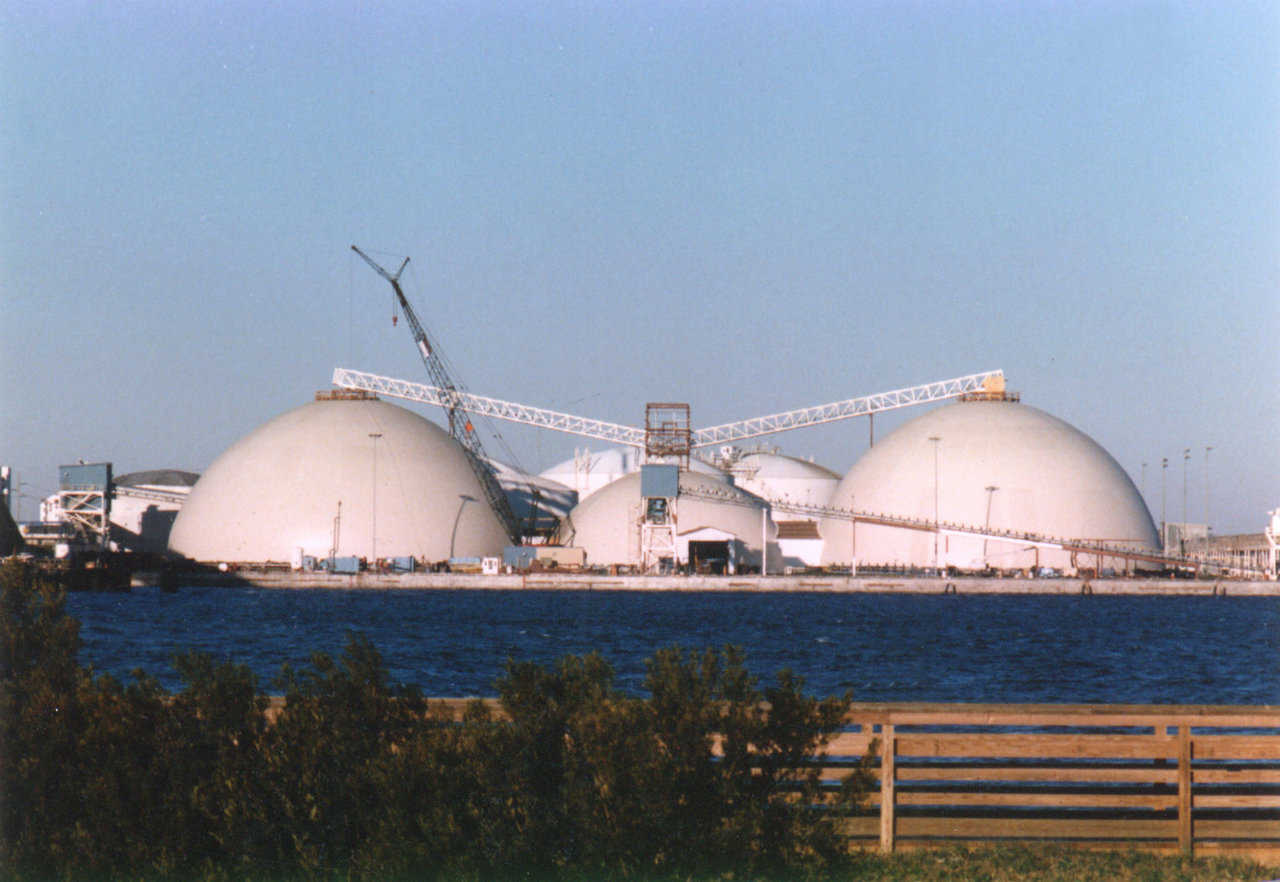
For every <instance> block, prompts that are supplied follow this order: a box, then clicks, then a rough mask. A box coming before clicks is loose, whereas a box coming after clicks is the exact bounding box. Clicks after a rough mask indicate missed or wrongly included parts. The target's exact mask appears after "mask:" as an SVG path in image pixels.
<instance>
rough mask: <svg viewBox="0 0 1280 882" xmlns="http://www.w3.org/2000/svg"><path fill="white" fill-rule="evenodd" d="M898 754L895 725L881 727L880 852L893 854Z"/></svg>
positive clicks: (886, 724) (885, 724)
mask: <svg viewBox="0 0 1280 882" xmlns="http://www.w3.org/2000/svg"><path fill="white" fill-rule="evenodd" d="M897 753H898V739H897V738H896V737H895V736H894V734H893V723H883V724H882V725H881V726H880V850H881V851H882V852H884V853H885V854H891V853H892V852H893V847H894V842H893V839H894V815H895V811H894V808H895V802H896V801H897V797H896V796H895V794H894V790H895V788H894V783H895V779H896V778H897V775H898V772H897V769H896V768H895V767H894V757H895V755H896V754H897Z"/></svg>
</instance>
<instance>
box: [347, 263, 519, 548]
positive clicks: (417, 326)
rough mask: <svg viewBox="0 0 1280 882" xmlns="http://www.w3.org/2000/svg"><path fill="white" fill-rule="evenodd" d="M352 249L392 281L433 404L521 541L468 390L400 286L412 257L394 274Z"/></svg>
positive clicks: (496, 510)
mask: <svg viewBox="0 0 1280 882" xmlns="http://www.w3.org/2000/svg"><path fill="white" fill-rule="evenodd" d="M351 250H352V251H354V252H355V253H356V254H358V255H360V257H361V258H363V259H364V262H365V263H367V264H369V266H371V267H373V269H374V272H376V273H377V274H378V275H380V276H382V277H383V278H384V279H386V280H387V281H388V282H390V283H391V288H392V290H393V291H395V294H396V300H397V302H398V303H399V304H400V308H401V310H403V311H404V316H405V319H406V321H408V323H409V329H410V331H412V333H413V342H414V344H415V345H416V346H417V347H418V354H419V355H421V356H422V363H423V364H424V365H425V366H426V368H427V373H428V374H429V375H430V376H431V380H432V382H434V383H435V390H436V392H437V397H436V400H435V402H434V403H435V404H438V405H440V406H441V407H443V408H444V411H445V415H446V417H447V418H448V422H449V434H450V435H452V436H453V437H454V438H455V439H456V440H457V441H458V443H459V444H461V445H462V449H463V450H465V451H466V453H467V462H468V463H469V464H470V466H471V471H472V472H473V473H474V474H475V476H476V479H477V480H479V482H480V486H481V488H482V489H483V490H484V495H485V498H486V499H487V500H488V502H489V506H490V507H491V508H492V509H493V511H494V514H496V515H497V516H498V519H499V520H500V521H501V522H502V525H503V528H504V529H505V530H506V532H507V535H508V536H509V537H510V538H511V541H512V542H516V543H518V542H519V541H520V524H519V521H518V520H517V518H516V516H515V513H514V512H513V511H512V510H511V503H510V502H508V501H507V494H506V493H504V492H503V491H502V486H501V485H500V484H499V483H498V479H497V478H496V477H495V476H494V474H493V470H492V469H491V468H490V467H489V465H488V461H489V457H488V455H487V454H485V452H484V445H483V444H482V443H481V441H480V436H479V434H478V433H477V432H476V431H475V428H474V427H473V426H472V424H471V419H470V418H469V417H468V415H467V408H466V406H465V405H464V404H463V401H464V399H465V398H467V397H468V396H467V393H466V392H465V391H463V390H461V389H459V388H458V386H457V384H455V383H454V381H453V379H452V378H451V377H450V376H449V372H448V371H447V370H446V369H445V366H444V362H443V361H442V360H441V359H440V356H439V354H438V353H437V352H436V349H435V347H434V346H432V345H431V340H430V338H428V337H427V332H426V329H425V328H423V327H422V323H421V322H420V321H418V316H417V313H415V312H414V311H413V307H412V306H410V305H409V301H408V300H407V299H406V298H405V296H404V291H403V290H401V288H400V274H401V273H403V272H404V268H405V267H406V266H408V265H409V258H407V257H406V258H405V259H404V262H403V263H401V264H400V268H399V269H398V270H396V272H395V275H392V274H391V273H389V272H387V271H386V270H385V269H383V268H382V267H381V266H379V265H378V264H377V263H376V262H375V261H374V260H373V258H371V257H370V256H369V255H367V254H365V253H364V252H363V251H361V250H360V249H359V248H357V247H356V246H354V245H352V246H351ZM334 385H338V383H337V380H336V379H335V380H334Z"/></svg>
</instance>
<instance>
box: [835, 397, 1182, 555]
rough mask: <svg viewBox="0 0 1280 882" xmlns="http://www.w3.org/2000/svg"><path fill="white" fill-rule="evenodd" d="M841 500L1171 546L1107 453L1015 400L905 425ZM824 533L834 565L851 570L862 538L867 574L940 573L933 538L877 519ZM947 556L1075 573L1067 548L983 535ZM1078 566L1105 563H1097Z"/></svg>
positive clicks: (846, 486) (945, 548) (861, 468)
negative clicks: (872, 570)
mask: <svg viewBox="0 0 1280 882" xmlns="http://www.w3.org/2000/svg"><path fill="white" fill-rule="evenodd" d="M935 456H936V460H935ZM935 500H936V505H935ZM831 504H832V506H834V507H837V508H842V509H848V508H853V509H854V510H856V511H861V512H869V513H877V514H888V515H894V516H899V517H908V518H915V519H918V520H921V521H933V520H934V519H935V517H936V518H937V519H938V520H940V521H944V522H952V523H957V524H965V525H968V526H973V527H991V528H995V529H1003V530H1013V531H1018V532H1021V533H1035V534H1038V535H1041V536H1046V537H1056V538H1065V539H1076V540H1084V541H1087V542H1090V543H1105V544H1107V545H1108V546H1109V547H1116V548H1120V547H1123V548H1130V549H1137V550H1142V551H1145V552H1148V553H1158V550H1159V547H1160V543H1159V536H1158V534H1157V532H1156V527H1155V524H1154V523H1153V522H1152V519H1151V515H1150V513H1149V512H1148V511H1147V507H1146V504H1145V503H1144V502H1143V500H1142V497H1141V495H1140V494H1139V493H1138V489H1137V488H1136V487H1135V486H1134V484H1133V481H1132V480H1131V479H1130V478H1129V476H1128V474H1126V473H1125V471H1124V469H1123V468H1121V467H1120V464H1119V463H1117V462H1116V461H1115V459H1113V458H1112V457H1111V455H1110V454H1109V453H1107V451H1106V450H1104V449H1103V448H1102V447H1101V446H1100V445H1099V444H1098V443H1097V442H1095V441H1094V440H1093V439H1092V438H1090V437H1089V436H1087V435H1085V434H1084V433H1083V432H1081V431H1079V430H1078V429H1076V428H1074V427H1072V426H1070V425H1068V424H1067V423H1065V422H1063V421H1062V420H1060V419H1058V418H1057V417H1054V416H1051V415H1050V414H1047V413H1045V412H1044V411H1042V410H1037V409H1036V408H1034V407H1029V406H1027V405H1024V404H1021V403H1019V402H1018V401H1016V400H1008V399H1004V398H997V399H994V400H992V399H987V400H973V401H959V402H956V403H953V404H948V405H945V406H942V407H939V408H937V409H935V410H932V411H930V412H928V413H925V414H923V415H921V416H919V417H916V418H915V419H913V420H911V421H910V422H908V423H906V424H904V425H902V426H900V427H899V428H898V429H897V430H896V431H894V432H892V433H891V434H890V435H888V436H887V437H886V438H884V439H883V440H882V441H880V442H879V443H877V444H876V445H875V446H874V447H872V448H871V449H870V450H868V451H867V452H866V453H865V454H864V455H863V456H862V457H861V458H860V459H859V460H858V461H857V462H856V463H855V464H854V466H853V468H852V469H850V470H849V472H848V474H846V475H845V477H844V479H843V480H842V481H841V482H840V485H839V487H838V488H837V489H836V491H835V494H834V495H833V496H832V500H831ZM822 535H823V554H822V559H823V562H824V563H825V564H839V565H844V564H848V563H849V561H850V558H851V556H852V554H851V551H852V545H853V544H854V543H855V542H856V544H857V563H858V564H859V565H860V566H866V565H871V566H875V565H880V564H888V565H896V566H914V567H924V568H929V567H932V566H934V562H935V561H934V545H935V543H934V534H933V533H932V532H931V531H927V532H921V531H916V530H906V529H901V528H895V527H889V526H878V525H871V524H865V523H859V524H858V525H857V528H856V531H854V530H851V529H850V524H849V522H848V521H840V520H834V519H832V520H828V521H825V522H824V523H823V526H822ZM937 554H938V560H937V564H938V565H939V566H948V565H950V566H955V567H959V568H962V569H974V570H977V569H982V568H984V566H990V567H992V568H995V569H1010V570H1012V569H1027V568H1030V567H1033V566H1035V565H1037V564H1038V565H1039V566H1041V567H1049V568H1057V569H1062V570H1064V571H1066V570H1070V569H1071V567H1072V563H1071V559H1070V555H1069V553H1067V552H1064V551H1061V550H1050V549H1045V548H1041V549H1040V550H1039V551H1038V552H1037V551H1035V550H1033V549H1032V548H1030V547H1029V546H1028V545H1027V543H1025V542H1023V543H1019V542H1014V541H1007V540H995V539H990V540H984V539H983V538H981V537H977V536H954V535H952V536H944V537H941V538H940V539H939V541H938V552H937ZM1077 563H1078V565H1079V566H1094V560H1093V558H1092V557H1091V556H1090V557H1088V558H1087V559H1086V560H1080V561H1077ZM1108 566H1110V564H1108ZM1115 566H1116V567H1122V566H1123V563H1121V562H1120V561H1118V560H1117V561H1116V562H1115ZM1139 566H1140V567H1141V566H1148V565H1139Z"/></svg>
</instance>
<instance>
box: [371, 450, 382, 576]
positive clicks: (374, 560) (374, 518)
mask: <svg viewBox="0 0 1280 882" xmlns="http://www.w3.org/2000/svg"><path fill="white" fill-rule="evenodd" d="M369 437H370V438H372V439H373V509H372V514H371V515H370V522H371V529H370V536H369V538H370V545H371V550H370V552H369V556H370V558H371V560H370V561H369V563H371V564H373V567H374V569H375V570H376V569H377V568H378V439H379V438H381V437H382V433H381V432H370V433H369Z"/></svg>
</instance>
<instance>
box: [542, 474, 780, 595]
mask: <svg viewBox="0 0 1280 882" xmlns="http://www.w3.org/2000/svg"><path fill="white" fill-rule="evenodd" d="M654 468H655V467H652V466H650V467H646V469H649V470H650V471H649V472H648V473H646V471H645V470H644V469H642V470H641V471H639V472H632V473H630V474H627V475H624V476H622V477H621V478H618V479H617V480H616V481H614V482H613V483H611V484H609V485H608V486H607V487H604V488H603V489H601V490H598V491H596V492H595V493H592V494H591V495H590V496H588V497H586V498H585V499H583V500H582V501H581V502H579V503H578V505H577V506H575V507H574V509H573V511H571V512H569V515H568V517H566V518H565V519H564V521H563V522H562V523H561V526H560V530H559V533H558V534H557V539H558V541H559V542H560V543H561V544H564V545H573V546H576V547H580V548H583V549H585V550H586V552H587V560H589V561H593V562H599V563H607V564H618V565H622V566H626V567H630V568H640V569H649V568H650V561H648V560H646V555H652V556H653V557H654V558H655V559H656V560H659V561H660V560H662V559H664V558H665V559H667V560H669V561H670V562H671V564H672V565H676V564H688V565H689V566H690V568H691V569H693V570H695V571H696V570H700V569H706V570H710V571H715V572H725V573H736V572H739V571H742V570H743V569H745V568H748V567H750V568H752V569H754V570H756V571H759V569H760V565H761V549H762V548H764V547H767V546H770V545H771V546H772V548H771V551H770V557H769V560H770V566H771V567H772V571H773V572H778V571H780V569H779V568H780V565H781V558H780V556H779V552H778V549H777V526H776V525H775V524H774V523H773V521H772V520H771V519H770V517H769V503H767V502H766V501H764V500H763V499H761V498H759V497H758V496H754V495H753V494H751V493H748V492H747V491H745V490H742V489H741V488H738V487H735V486H733V484H731V483H729V482H728V481H725V480H724V479H722V478H717V477H716V476H714V475H709V474H705V473H702V472H698V471H694V470H692V469H687V468H677V467H676V466H670V467H669V468H670V470H671V471H670V476H671V477H670V478H669V479H668V481H669V484H668V486H667V488H666V489H659V490H654V489H651V488H650V487H647V486H646V483H647V479H649V480H651V478H650V476H651V475H652V473H653V472H652V470H653V469H654ZM657 468H663V467H661V466H659V467H657ZM672 479H674V480H672ZM654 500H658V501H660V503H661V504H660V505H658V506H656V507H655V506H654V505H653V502H654Z"/></svg>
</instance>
